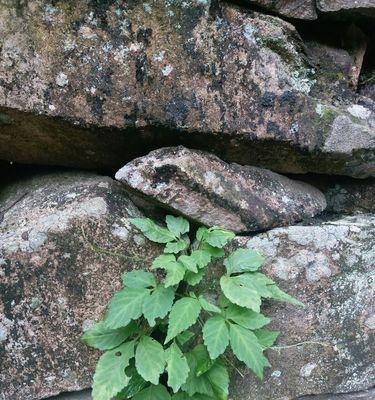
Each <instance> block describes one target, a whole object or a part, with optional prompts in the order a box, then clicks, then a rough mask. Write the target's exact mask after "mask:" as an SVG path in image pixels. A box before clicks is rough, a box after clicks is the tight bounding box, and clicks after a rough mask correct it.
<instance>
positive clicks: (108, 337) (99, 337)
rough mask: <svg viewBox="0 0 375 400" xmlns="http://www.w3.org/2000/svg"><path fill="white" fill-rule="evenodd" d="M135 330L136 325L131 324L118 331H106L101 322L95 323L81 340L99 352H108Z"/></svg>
mask: <svg viewBox="0 0 375 400" xmlns="http://www.w3.org/2000/svg"><path fill="white" fill-rule="evenodd" d="M136 330H137V325H136V324H135V323H134V322H131V323H130V324H129V325H128V326H126V327H124V328H118V329H108V328H107V327H106V326H105V324H104V322H103V321H100V322H98V323H96V324H95V325H94V326H93V327H92V328H91V329H90V330H89V331H87V332H85V333H84V334H83V335H82V337H81V340H82V341H83V342H84V343H86V344H87V345H88V346H91V347H94V348H96V349H99V350H110V349H113V348H115V347H117V346H119V345H120V344H121V343H122V342H124V341H125V339H127V338H128V337H129V336H130V335H132V334H133V333H134V332H135V331H136Z"/></svg>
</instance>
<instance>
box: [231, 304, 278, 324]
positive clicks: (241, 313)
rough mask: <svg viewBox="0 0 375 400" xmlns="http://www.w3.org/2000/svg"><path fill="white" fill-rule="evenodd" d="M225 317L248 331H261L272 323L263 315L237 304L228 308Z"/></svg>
mask: <svg viewBox="0 0 375 400" xmlns="http://www.w3.org/2000/svg"><path fill="white" fill-rule="evenodd" d="M225 317H226V318H227V319H230V320H231V321H233V322H235V323H236V324H238V325H241V326H243V327H244V328H247V329H259V328H262V327H263V326H265V325H267V324H269V323H270V322H271V320H270V319H269V318H267V317H265V316H264V315H263V314H261V313H257V312H255V311H253V310H249V309H247V308H244V307H240V306H237V305H235V304H232V305H230V306H229V307H228V308H227V310H226V311H225Z"/></svg>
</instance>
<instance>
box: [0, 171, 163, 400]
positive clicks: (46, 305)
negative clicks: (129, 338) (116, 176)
mask: <svg viewBox="0 0 375 400" xmlns="http://www.w3.org/2000/svg"><path fill="white" fill-rule="evenodd" d="M22 195H24V197H21V198H20V196H22ZM17 200H18V202H17V203H15V202H16V201H17ZM0 204H1V205H0V208H1V209H2V210H8V211H6V212H5V213H4V214H3V221H2V222H1V224H0V371H1V373H0V399H1V400H21V399H22V400H34V399H41V398H45V397H48V396H53V395H55V394H58V393H60V392H66V391H76V390H81V389H84V388H87V387H89V386H90V384H91V377H92V372H93V368H94V365H95V363H96V359H97V356H98V353H97V352H95V351H92V350H90V349H89V348H87V347H86V346H85V345H84V344H83V343H80V341H79V337H80V335H81V334H82V333H83V331H85V330H86V329H88V328H89V327H90V326H91V325H92V324H93V323H94V322H95V321H96V320H98V319H100V318H101V317H102V314H103V312H104V310H105V308H106V305H107V303H108V300H109V298H110V296H111V295H112V293H113V292H114V291H115V290H118V289H119V287H120V281H121V279H120V274H121V272H122V271H123V270H126V269H128V270H129V269H131V268H137V267H141V265H140V263H137V262H135V261H134V260H132V259H131V260H130V259H127V258H124V255H128V256H129V255H131V254H133V253H134V254H138V255H139V256H141V257H142V255H143V254H145V253H147V257H151V256H152V255H156V254H157V248H156V246H154V245H152V244H151V243H150V242H148V243H146V242H145V240H144V238H143V237H141V236H140V235H139V234H138V233H137V232H136V231H134V230H133V229H132V227H131V225H130V223H129V222H128V221H127V218H128V217H129V216H141V213H140V212H139V211H138V209H137V208H136V207H135V206H134V204H133V203H132V202H131V201H130V200H129V199H128V198H127V196H126V194H125V193H124V191H123V189H122V187H121V184H119V183H117V182H114V181H113V180H111V179H109V178H103V177H98V176H94V175H88V174H78V173H67V172H66V173H54V174H50V175H43V176H39V177H34V178H28V179H27V180H26V181H25V180H22V181H20V182H18V183H17V184H13V185H8V186H7V187H3V188H2V192H1V199H0ZM12 205H13V206H12ZM9 207H10V208H9ZM85 238H86V239H85ZM92 245H95V246H98V248H99V250H98V249H97V250H96V251H95V250H94V248H93V247H92ZM145 249H147V251H146V250H145ZM106 251H107V252H106Z"/></svg>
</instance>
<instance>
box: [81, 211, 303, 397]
mask: <svg viewBox="0 0 375 400" xmlns="http://www.w3.org/2000/svg"><path fill="white" fill-rule="evenodd" d="M130 222H131V223H132V224H134V225H135V226H136V227H137V228H138V229H139V230H140V231H142V232H143V234H144V235H145V236H146V237H147V238H148V239H150V240H152V241H154V242H157V243H162V244H165V248H164V254H162V255H160V256H158V257H157V258H155V260H153V262H152V265H151V266H150V269H151V271H152V270H158V272H157V273H153V272H150V271H142V270H133V271H131V272H125V273H124V274H123V276H122V278H123V284H124V288H123V289H122V290H120V291H119V292H117V293H116V294H115V295H114V296H113V298H112V299H111V301H110V303H109V307H108V311H107V313H106V315H105V317H104V320H103V321H100V322H98V323H97V324H95V325H94V326H93V327H92V328H91V329H90V330H89V331H88V332H86V333H85V334H84V335H83V337H82V340H83V341H84V342H85V343H86V344H87V345H89V346H92V347H94V348H97V349H100V350H105V353H104V354H103V355H102V356H101V357H100V359H99V361H98V364H97V367H96V372H95V375H94V380H93V393H92V396H93V399H94V400H110V399H113V398H116V399H128V398H133V399H134V400H146V399H149V400H187V399H193V400H213V399H219V400H224V399H227V398H228V386H229V374H228V370H227V364H228V359H227V358H226V356H225V355H224V352H225V351H226V349H227V348H228V347H230V348H231V350H232V352H233V354H234V355H235V356H236V357H237V358H238V359H239V360H240V361H242V362H244V363H245V364H246V366H247V367H248V368H250V369H251V370H252V371H253V372H254V373H255V374H256V376H258V377H259V378H262V377H263V369H264V368H265V367H269V366H270V364H269V362H268V360H267V358H266V357H265V356H264V354H263V353H264V350H265V349H267V348H269V347H270V346H272V345H273V343H274V341H275V340H276V338H277V336H278V334H279V332H273V331H269V330H267V329H265V328H264V327H265V326H266V325H267V324H268V323H269V322H270V319H269V318H267V317H265V316H264V315H263V314H261V313H260V308H261V304H262V298H266V299H271V298H272V299H276V300H280V301H286V302H290V303H292V304H296V305H301V304H302V303H300V302H299V301H297V300H295V299H294V298H292V297H291V296H289V295H288V294H286V293H284V292H283V291H281V290H280V289H279V288H278V287H277V286H276V284H275V282H273V281H272V280H271V279H270V278H268V277H267V276H266V275H264V274H262V273H260V272H258V269H259V268H260V267H261V265H262V264H263V262H264V258H263V257H262V256H261V255H260V254H259V253H257V252H256V251H254V250H251V249H237V250H235V251H234V252H232V253H231V254H230V255H229V256H227V257H226V258H224V260H223V265H224V267H225V271H226V273H225V274H224V275H223V276H222V277H221V278H220V287H221V290H222V294H221V295H220V296H219V297H218V299H215V300H212V299H210V301H209V300H208V299H207V298H206V297H205V293H198V290H197V288H198V289H199V288H200V289H201V290H202V291H203V292H204V290H203V289H202V286H203V285H198V284H199V283H200V282H201V281H202V279H203V276H204V273H205V270H206V268H207V266H208V265H209V264H210V263H211V262H212V261H213V260H215V259H219V258H222V257H224V250H223V248H224V246H226V245H227V244H228V243H229V242H230V241H231V240H232V239H233V238H234V233H232V232H229V231H227V230H224V229H222V228H219V227H212V228H209V229H207V228H205V227H201V228H199V229H198V230H197V232H196V235H195V239H194V240H193V242H192V243H191V241H190V239H189V236H188V233H189V229H190V228H189V222H188V221H186V220H185V219H183V218H182V217H173V216H167V218H166V224H167V227H166V228H164V227H161V226H159V225H157V224H156V223H154V222H153V221H152V220H150V219H147V218H145V219H143V218H134V219H131V220H130ZM197 285H198V286H197ZM194 287H195V291H194Z"/></svg>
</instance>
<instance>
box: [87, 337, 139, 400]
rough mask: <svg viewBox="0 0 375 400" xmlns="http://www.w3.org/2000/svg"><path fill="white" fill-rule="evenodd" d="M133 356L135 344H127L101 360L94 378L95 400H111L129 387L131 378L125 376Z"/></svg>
mask: <svg viewBox="0 0 375 400" xmlns="http://www.w3.org/2000/svg"><path fill="white" fill-rule="evenodd" d="M133 356H134V342H127V343H123V344H122V345H121V346H118V347H116V348H115V349H113V350H108V351H106V352H105V353H104V354H103V355H102V356H101V357H100V358H99V361H98V364H97V366H96V370H95V374H94V378H93V387H92V398H93V400H111V399H112V398H113V397H114V396H116V395H117V393H119V392H120V391H121V390H122V389H123V388H124V387H125V386H127V385H128V383H129V381H130V377H128V376H127V375H126V374H125V368H126V367H127V366H128V365H129V361H130V359H131V358H132V357H133Z"/></svg>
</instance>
